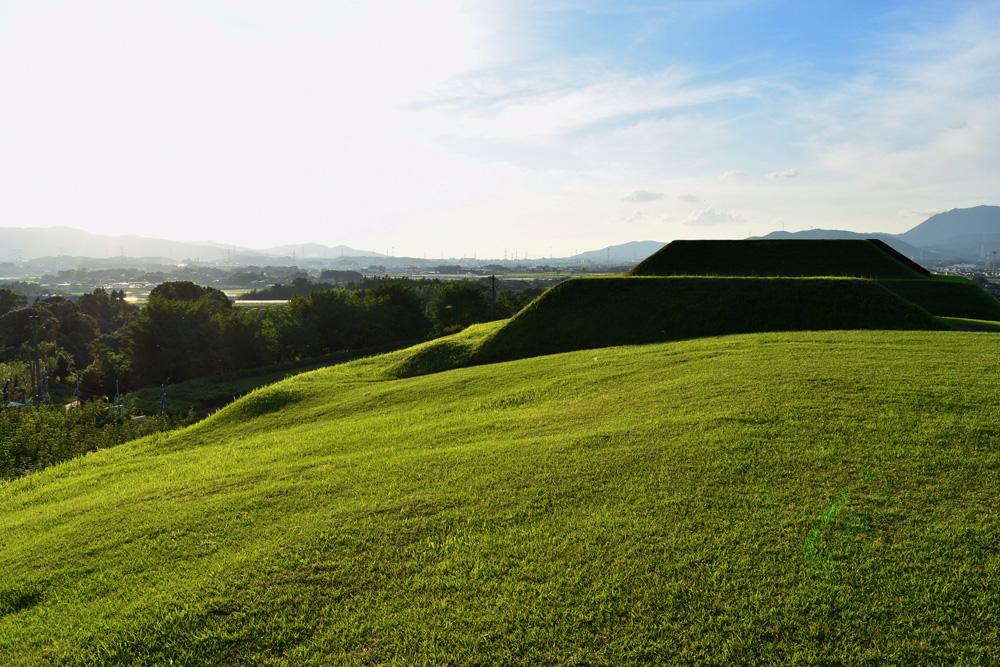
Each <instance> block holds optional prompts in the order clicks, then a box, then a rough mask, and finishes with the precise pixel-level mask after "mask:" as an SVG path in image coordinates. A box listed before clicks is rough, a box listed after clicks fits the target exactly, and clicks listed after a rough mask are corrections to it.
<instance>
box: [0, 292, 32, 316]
mask: <svg viewBox="0 0 1000 667" xmlns="http://www.w3.org/2000/svg"><path fill="white" fill-rule="evenodd" d="M27 303H28V300H27V299H25V298H24V297H23V296H22V295H20V294H18V293H16V292H12V291H11V290H9V289H0V316H3V315H6V314H7V313H9V312H10V311H12V310H16V309H18V308H23V307H24V306H25V305H27Z"/></svg>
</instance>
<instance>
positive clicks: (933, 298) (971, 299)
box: [878, 276, 1000, 320]
mask: <svg viewBox="0 0 1000 667" xmlns="http://www.w3.org/2000/svg"><path fill="white" fill-rule="evenodd" d="M878 282H879V283H881V284H882V285H884V286H885V287H887V288H889V289H890V290H891V291H893V292H895V293H896V294H898V295H899V296H901V297H903V298H904V299H906V300H907V301H910V302H912V303H915V304H917V305H918V306H920V307H922V308H924V309H926V310H927V311H928V312H930V313H933V314H935V315H942V316H947V317H967V318H972V319H977V320H1000V301H997V300H996V299H995V298H993V297H992V296H990V295H989V294H987V293H986V292H985V291H983V290H982V289H981V288H980V287H979V286H978V285H976V284H975V283H974V282H972V281H971V280H968V279H967V278H960V277H944V276H936V277H934V278H926V279H923V280H880V281H878Z"/></svg>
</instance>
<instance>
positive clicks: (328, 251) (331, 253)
mask: <svg viewBox="0 0 1000 667" xmlns="http://www.w3.org/2000/svg"><path fill="white" fill-rule="evenodd" d="M260 252H262V253H265V254H268V255H275V256H277V257H291V256H292V255H295V256H296V257H305V258H312V259H336V258H338V257H385V256H386V255H383V254H382V253H378V252H371V251H370V250H358V249H356V248H350V247H348V246H346V245H335V246H333V247H330V246H325V245H322V244H320V243H300V244H299V245H281V246H275V247H274V248H268V249H267V250H261V251H260Z"/></svg>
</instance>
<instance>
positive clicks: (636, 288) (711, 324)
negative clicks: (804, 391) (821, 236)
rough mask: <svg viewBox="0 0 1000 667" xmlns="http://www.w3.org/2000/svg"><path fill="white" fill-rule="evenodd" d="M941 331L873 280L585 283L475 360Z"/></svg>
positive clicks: (509, 329) (562, 290) (517, 322)
mask: <svg viewBox="0 0 1000 667" xmlns="http://www.w3.org/2000/svg"><path fill="white" fill-rule="evenodd" d="M943 328H947V327H945V326H944V325H942V324H941V323H940V322H939V321H938V320H936V319H935V318H933V317H931V316H930V315H928V313H927V312H926V311H924V310H922V309H920V308H917V307H915V306H914V305H913V304H911V303H909V302H907V301H904V300H902V299H900V298H898V297H897V296H896V295H895V294H893V293H892V292H890V291H889V290H887V289H885V288H884V287H882V286H880V285H879V284H877V283H875V282H872V281H868V280H851V279H844V278H839V279H838V278H815V279H814V278H809V279H796V278H682V277H674V278H652V277H650V278H578V279H575V280H568V281H566V282H563V283H561V284H559V285H558V286H556V287H555V288H553V289H550V290H548V291H547V292H546V293H545V294H543V295H542V296H541V297H539V298H538V299H536V300H535V301H534V302H532V303H531V304H530V305H529V306H528V307H527V308H525V309H524V310H522V311H521V312H520V313H518V314H517V315H516V316H515V317H514V318H513V319H511V320H510V321H509V323H508V324H507V325H505V326H503V327H502V328H500V329H499V330H498V331H497V332H496V333H495V334H494V335H493V336H491V337H490V339H489V340H486V341H485V342H484V344H483V345H482V348H481V349H480V350H479V351H478V352H477V354H476V358H477V359H480V360H506V359H519V358H523V357H530V356H537V355H540V354H552V353H555V352H566V351H569V350H579V349H586V348H598V347H607V346H609V345H629V344H635V343H649V342H654V341H667V340H678V339H683V338H695V337H699V336H715V335H722V334H732V333H752V332H758V331H803V330H822V329H943Z"/></svg>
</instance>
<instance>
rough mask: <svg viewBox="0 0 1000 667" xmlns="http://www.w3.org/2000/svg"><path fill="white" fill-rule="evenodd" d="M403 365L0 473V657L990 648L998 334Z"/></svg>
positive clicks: (79, 659)
mask: <svg viewBox="0 0 1000 667" xmlns="http://www.w3.org/2000/svg"><path fill="white" fill-rule="evenodd" d="M482 335H485V332H483V331H479V332H478V333H477V332H475V331H473V332H471V333H470V334H468V338H467V339H465V340H466V342H468V343H469V345H471V346H472V347H475V345H476V344H477V342H476V341H477V340H480V338H477V337H480V336H482ZM459 347H460V346H459ZM421 349H426V348H421ZM456 349H457V348H456ZM412 353H413V352H412V351H401V352H395V353H391V354H388V355H384V356H381V357H373V358H368V359H363V360H359V361H356V362H352V363H348V364H344V365H341V366H336V367H333V368H330V369H327V370H320V371H316V372H313V373H308V374H305V375H302V376H298V377H296V378H293V379H290V380H286V381H284V382H281V383H279V384H277V385H274V386H272V387H267V388H264V389H261V390H259V391H257V392H254V393H252V394H250V395H249V396H247V397H246V398H244V399H242V400H240V401H238V402H236V403H235V404H234V405H233V406H232V407H230V408H228V409H226V410H223V411H221V412H219V413H217V414H216V415H214V416H212V417H210V418H209V419H207V420H205V421H204V422H202V423H200V424H198V425H195V426H193V427H191V428H188V429H185V430H183V431H180V432H175V433H173V434H170V435H162V436H157V437H154V438H150V439H146V440H143V441H139V442H135V443H131V444H128V445H124V446H120V447H117V448H114V449H110V450H105V451H102V452H98V453H95V454H91V455H88V456H86V457H83V458H81V459H78V460H76V461H73V462H70V463H68V464H64V465H60V466H57V467H55V468H51V469H49V470H46V471H43V472H41V473H37V474H34V475H31V476H29V477H27V478H25V479H22V480H19V481H17V482H14V483H11V484H7V485H5V486H2V487H0V506H2V508H3V510H2V513H0V540H2V545H3V547H2V549H0V614H2V616H0V662H3V663H4V664H37V663H45V662H69V663H81V664H130V665H131V664H150V665H153V664H156V665H161V664H168V663H169V661H170V660H173V661H174V663H175V664H227V665H228V664H248V663H249V664H296V665H298V664H317V665H320V664H322V665H326V664H338V663H345V662H346V663H377V662H397V663H401V664H402V663H441V662H445V663H456V664H469V663H476V664H498V663H511V662H520V663H526V664H538V663H553V662H556V663H576V664H593V663H605V664H621V663H625V662H630V661H647V662H652V663H659V664H664V663H672V662H678V661H712V662H717V663H733V662H737V663H753V662H761V661H771V662H776V663H791V662H827V663H835V662H850V663H857V662H862V661H866V660H867V661H872V662H896V663H915V662H962V661H964V662H967V663H979V664H982V663H990V662H996V661H997V660H1000V651H998V648H997V647H998V646H1000V637H998V631H997V628H998V627H1000V589H998V587H997V583H996V582H997V581H998V576H1000V558H998V557H997V551H996V544H997V543H1000V510H998V508H997V503H996V489H997V488H998V483H1000V428H998V426H997V424H1000V394H998V392H997V391H996V378H997V376H998V373H1000V338H998V337H996V336H995V335H993V334H986V333H983V334H979V333H966V332H898V331H897V332H886V331H873V332H822V333H784V334H773V333H772V334H754V335H744V336H731V337H722V338H709V339H699V340H691V341H683V342H675V343H666V344H654V345H646V346H638V347H622V348H610V349H601V350H589V351H582V352H574V353H570V354H563V355H556V356H549V357H540V358H536V359H529V360H522V361H515V362H510V363H503V364H495V365H483V366H476V367H471V368H461V369H457V370H452V371H448V372H442V373H436V374H430V375H422V376H419V377H409V378H398V377H396V376H397V375H398V374H399V373H400V369H401V368H403V367H404V365H405V362H406V359H407V357H408V356H410V355H412ZM456 358H461V355H459V357H456ZM438 361H440V360H438ZM418 370H419V369H418Z"/></svg>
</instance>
